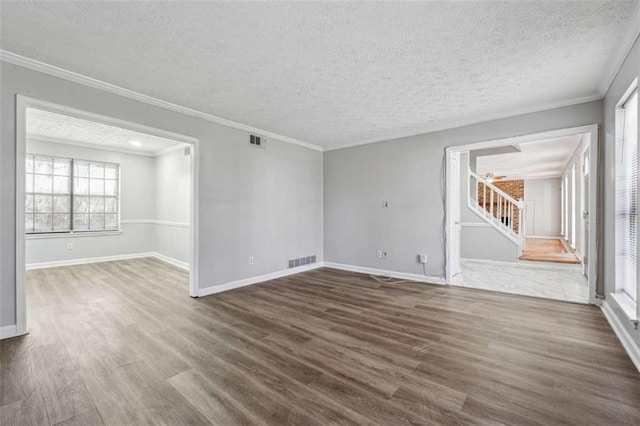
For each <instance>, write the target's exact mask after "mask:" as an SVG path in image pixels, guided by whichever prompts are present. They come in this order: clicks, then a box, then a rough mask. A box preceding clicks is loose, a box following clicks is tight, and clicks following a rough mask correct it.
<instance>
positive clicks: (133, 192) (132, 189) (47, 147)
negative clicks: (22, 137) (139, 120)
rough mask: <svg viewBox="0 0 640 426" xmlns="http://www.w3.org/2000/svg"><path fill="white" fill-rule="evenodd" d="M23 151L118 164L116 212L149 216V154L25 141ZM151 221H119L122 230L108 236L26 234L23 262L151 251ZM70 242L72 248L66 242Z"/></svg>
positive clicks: (152, 168)
mask: <svg viewBox="0 0 640 426" xmlns="http://www.w3.org/2000/svg"><path fill="white" fill-rule="evenodd" d="M27 152H28V153H32V154H42V155H51V156H58V157H67V158H76V159H83V160H94V161H105V162H109V163H118V164H120V179H121V193H120V214H121V219H122V220H123V221H125V222H126V221H127V220H145V219H152V218H153V217H154V211H155V186H156V184H155V177H156V176H155V161H154V159H153V158H152V157H145V156H141V155H132V154H124V153H120V152H114V151H106V150H101V149H93V148H88V147H80V146H75V145H66V144H60V143H50V142H42V141H35V140H28V141H27ZM153 228H154V225H153V224H151V223H131V224H126V223H123V224H122V232H121V233H114V234H111V235H109V236H104V235H101V236H90V234H83V236H73V237H72V236H63V235H60V236H55V237H54V236H51V235H46V236H45V235H43V236H28V237H27V242H26V262H27V264H38V263H45V262H56V261H66V260H72V259H82V258H90V257H104V256H117V255H125V254H134V253H147V252H150V251H153V240H154V229H153ZM68 243H71V244H73V250H68V249H67V244H68Z"/></svg>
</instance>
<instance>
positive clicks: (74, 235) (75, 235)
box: [25, 230, 122, 240]
mask: <svg viewBox="0 0 640 426" xmlns="http://www.w3.org/2000/svg"><path fill="white" fill-rule="evenodd" d="M116 235H122V230H117V231H94V232H91V231H87V232H68V233H63V232H61V233H57V234H25V238H26V239H27V240H48V239H52V238H79V237H112V236H116Z"/></svg>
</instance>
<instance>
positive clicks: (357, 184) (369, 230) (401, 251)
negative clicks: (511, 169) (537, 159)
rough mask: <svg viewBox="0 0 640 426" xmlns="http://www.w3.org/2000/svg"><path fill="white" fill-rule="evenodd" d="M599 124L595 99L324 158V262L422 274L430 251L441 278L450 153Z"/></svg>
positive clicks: (433, 272)
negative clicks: (380, 254) (445, 170)
mask: <svg viewBox="0 0 640 426" xmlns="http://www.w3.org/2000/svg"><path fill="white" fill-rule="evenodd" d="M602 121H603V116H602V102H601V101H595V102H589V103H584V104H580V105H574V106H569V107H564V108H557V109H553V110H548V111H542V112H537V113H532V114H526V115H521V116H517V117H511V118H506V119H501V120H495V121H490V122H485V123H480V124H475V125H471V126H465V127H459V128H455V129H450V130H444V131H440V132H434V133H429V134H425V135H418V136H413V137H408V138H403V139H397V140H392V141H386V142H380V143H375V144H370V145H363V146H358V147H353V148H345V149H340V150H335V151H329V152H325V155H324V185H325V198H324V219H325V220H324V235H325V245H324V256H325V261H328V262H336V263H343V264H350V265H357V266H364V267H371V268H379V269H385V270H391V271H398V272H406V273H414V274H420V273H422V270H421V266H420V265H419V264H418V263H417V262H416V254H418V253H425V254H427V255H429V265H428V270H429V273H430V275H443V274H444V241H443V221H444V211H443V202H442V191H441V187H442V185H441V179H442V163H443V159H444V150H445V148H446V147H448V146H454V145H464V144H469V143H474V142H480V141H486V140H492V139H498V138H505V137H513V136H517V135H522V134H529V133H536V132H541V131H547V130H554V129H562V128H567V127H574V126H581V125H586V124H594V123H598V124H601V123H602ZM383 200H388V201H389V202H390V206H389V207H387V208H383V207H382V201H383ZM376 249H381V250H386V251H387V252H389V258H388V259H386V260H380V259H378V258H377V257H376Z"/></svg>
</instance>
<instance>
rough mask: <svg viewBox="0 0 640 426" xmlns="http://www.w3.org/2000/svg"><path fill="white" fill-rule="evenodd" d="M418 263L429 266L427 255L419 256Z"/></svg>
mask: <svg viewBox="0 0 640 426" xmlns="http://www.w3.org/2000/svg"><path fill="white" fill-rule="evenodd" d="M418 263H422V264H423V265H426V264H427V255H426V254H419V255H418Z"/></svg>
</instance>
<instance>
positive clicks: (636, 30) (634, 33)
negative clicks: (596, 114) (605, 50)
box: [598, 3, 640, 97]
mask: <svg viewBox="0 0 640 426" xmlns="http://www.w3.org/2000/svg"><path fill="white" fill-rule="evenodd" d="M638 35H640V4H638V3H637V4H636V10H635V12H634V13H633V17H632V18H631V26H630V27H629V31H628V32H627V34H626V35H625V38H624V39H623V41H622V43H620V45H619V46H620V49H618V52H617V55H616V57H615V59H614V60H613V61H609V62H608V63H613V64H614V65H613V66H612V67H608V72H607V73H606V74H605V75H604V76H603V77H602V79H601V80H600V83H599V84H598V92H599V93H600V94H601V95H602V97H604V96H605V95H606V94H607V92H608V91H609V88H610V87H611V84H613V80H615V78H616V76H617V75H618V72H619V71H620V68H622V64H623V63H624V61H625V59H627V56H629V52H631V48H632V47H633V44H634V43H635V41H636V39H637V38H638Z"/></svg>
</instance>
